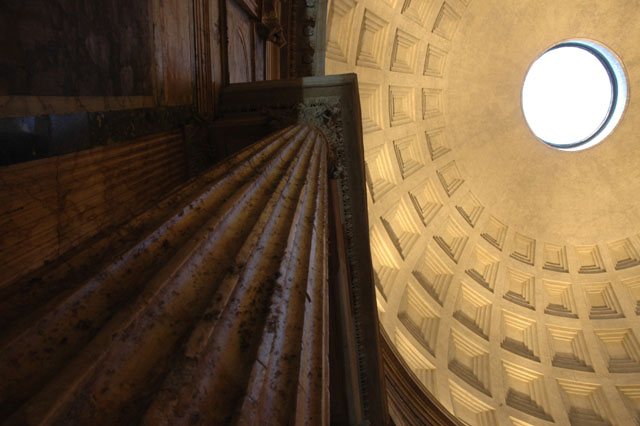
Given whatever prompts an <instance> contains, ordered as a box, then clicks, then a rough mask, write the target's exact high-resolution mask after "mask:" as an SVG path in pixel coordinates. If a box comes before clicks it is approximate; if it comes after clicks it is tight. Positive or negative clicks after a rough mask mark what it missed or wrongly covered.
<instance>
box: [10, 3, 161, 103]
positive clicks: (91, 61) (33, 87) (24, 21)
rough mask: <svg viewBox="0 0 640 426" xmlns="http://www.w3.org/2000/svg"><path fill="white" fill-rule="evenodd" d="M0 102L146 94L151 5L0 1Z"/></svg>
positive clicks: (149, 88) (149, 84)
mask: <svg viewBox="0 0 640 426" xmlns="http://www.w3.org/2000/svg"><path fill="white" fill-rule="evenodd" d="M0 11H2V13H0V97H2V96H9V95H14V96H16V95H17V96H29V95H31V96H36V95H37V96H149V95H151V94H152V91H153V85H152V80H151V60H152V55H153V52H152V49H151V40H152V39H151V34H150V22H149V4H148V0H139V1H134V2H132V1H128V0H100V1H83V0H29V1H12V0H0Z"/></svg>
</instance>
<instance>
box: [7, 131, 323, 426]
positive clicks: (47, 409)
mask: <svg viewBox="0 0 640 426" xmlns="http://www.w3.org/2000/svg"><path fill="white" fill-rule="evenodd" d="M327 149H328V146H327V142H326V140H325V139H324V136H323V135H322V134H321V133H320V132H319V131H317V130H316V129H314V128H312V127H309V126H306V125H297V126H292V127H289V128H287V129H284V130H282V131H280V132H278V133H276V134H274V135H272V136H270V137H268V138H266V139H265V140H263V141H261V142H258V143H257V144H255V145H252V146H251V147H250V148H248V149H246V150H244V151H241V152H240V153H238V154H237V155H235V156H234V157H233V158H231V159H229V160H228V161H227V162H225V163H223V164H220V165H218V166H217V167H214V168H213V169H212V170H210V171H209V172H208V173H206V174H205V175H204V176H202V177H201V178H199V179H198V180H197V181H196V182H192V183H190V184H189V185H187V186H186V187H184V188H183V189H182V190H181V191H179V192H178V193H176V194H174V195H173V196H172V197H170V198H169V199H167V200H166V201H165V202H163V203H160V204H158V205H157V206H156V207H155V208H154V209H151V211H147V212H145V213H144V214H143V215H141V216H140V217H138V218H136V219H135V220H134V221H133V222H132V223H131V224H129V225H127V226H124V227H123V230H122V235H119V236H118V237H119V241H121V242H122V243H123V245H122V246H121V247H120V248H119V250H118V253H119V254H117V256H115V257H114V259H113V261H109V262H107V263H105V264H104V265H103V266H102V267H100V268H97V269H96V270H95V271H93V273H92V274H91V275H90V276H89V277H86V278H83V279H80V280H78V279H77V278H76V279H75V280H74V277H75V275H73V274H71V276H69V275H67V274H66V273H65V271H67V272H68V271H75V270H76V269H78V268H82V267H83V264H82V263H81V262H80V263H79V264H74V260H73V259H70V260H69V261H68V264H67V263H64V264H57V265H52V266H51V267H50V268H48V269H47V270H44V271H42V276H41V279H42V283H41V285H43V286H46V285H51V286H54V287H56V286H57V287H59V288H61V291H60V294H57V295H56V297H54V298H52V299H50V300H48V301H46V302H45V303H43V304H38V305H35V304H34V305H33V306H30V305H29V303H28V301H27V302H25V301H22V305H23V306H29V308H28V310H29V312H26V313H25V315H24V316H22V317H18V318H10V319H9V320H8V321H7V322H8V323H7V324H6V326H5V327H3V328H2V330H1V331H0V333H3V334H2V335H1V336H0V416H2V418H5V419H6V420H5V421H4V423H3V424H7V425H12V424H15V425H17V424H69V425H72V424H78V425H86V424H132V423H142V424H148V425H162V424H166V425H180V424H190V425H193V424H207V425H210V424H255V425H266V424H287V423H294V422H295V423H299V424H327V423H328V395H327V389H328V385H327V383H326V381H327V377H328V376H327V368H328V366H327V364H326V359H327V351H328V347H327V344H326V342H327V340H326V335H327V321H328V318H327V308H326V303H327V300H326V299H327V276H328V271H327V268H328V266H327V259H328V252H327V245H328V237H327V235H328V231H327V211H328V207H327V203H328V201H327V192H328V189H327V181H328V177H327V167H328V166H327ZM147 222H151V223H153V224H154V225H153V226H152V227H149V226H147V227H145V226H143V225H142V224H144V223H147ZM140 229H144V230H146V231H145V232H144V233H143V232H138V233H134V232H131V233H129V234H128V233H127V232H128V231H131V230H137V231H139V230H140ZM105 238H106V239H109V238H113V236H107V237H105ZM97 244H98V245H99V244H100V242H98V243H97ZM88 250H91V249H88ZM91 267H92V265H90V264H87V265H86V268H91ZM61 283H64V284H61ZM20 284H21V283H20V282H18V283H16V284H15V285H16V286H18V285H20ZM12 297H14V298H16V299H18V298H20V294H19V292H17V293H15V294H14V295H13V296H12Z"/></svg>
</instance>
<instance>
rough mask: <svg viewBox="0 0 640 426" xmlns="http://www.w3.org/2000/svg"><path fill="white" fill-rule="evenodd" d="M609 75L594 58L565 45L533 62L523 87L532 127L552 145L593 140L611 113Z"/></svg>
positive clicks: (523, 105) (611, 96) (523, 101)
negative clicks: (592, 137)
mask: <svg viewBox="0 0 640 426" xmlns="http://www.w3.org/2000/svg"><path fill="white" fill-rule="evenodd" d="M612 98H613V90H612V86H611V81H610V79H609V74H608V73H607V70H606V69H605V67H604V66H603V65H602V63H601V62H600V61H599V60H598V58H596V57H595V56H594V55H593V54H591V53H590V52H588V51H587V50H585V49H581V48H579V47H571V46H566V47H559V48H556V49H553V50H550V51H548V52H547V53H545V54H544V55H542V56H541V57H540V58H538V60H537V61H535V62H534V63H533V65H532V66H531V68H530V69H529V72H528V74H527V77H526V78H525V81H524V86H523V89H522V109H523V111H524V115H525V118H526V120H527V123H528V124H529V127H530V128H531V130H532V131H533V133H535V135H536V136H537V137H538V138H540V139H542V140H543V141H545V142H547V143H551V144H554V145H568V144H573V143H576V142H580V141H583V140H585V139H587V138H589V137H591V136H592V135H593V134H594V133H595V132H596V131H597V130H598V129H599V128H600V127H601V125H602V124H603V122H604V120H605V119H606V118H607V116H608V114H609V109H610V108H611V103H612Z"/></svg>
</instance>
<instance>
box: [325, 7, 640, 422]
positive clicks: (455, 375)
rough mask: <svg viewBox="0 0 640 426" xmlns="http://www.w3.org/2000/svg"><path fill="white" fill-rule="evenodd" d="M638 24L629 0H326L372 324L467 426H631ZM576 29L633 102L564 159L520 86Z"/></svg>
mask: <svg viewBox="0 0 640 426" xmlns="http://www.w3.org/2000/svg"><path fill="white" fill-rule="evenodd" d="M638 22H640V2H638V1H627V2H623V1H600V2H594V1H587V0H567V1H562V2H559V1H555V0H536V1H534V0H521V1H498V0H445V1H442V0H359V1H355V0H331V1H330V3H329V12H328V27H327V54H326V72H327V74H338V73H344V72H355V73H357V74H358V81H359V90H360V102H361V109H362V126H363V131H364V135H365V137H364V145H365V162H366V168H367V189H368V202H369V203H368V204H369V223H370V239H371V249H372V256H373V266H374V271H375V275H376V277H377V282H376V292H377V296H378V297H377V298H378V311H379V317H380V322H381V324H382V326H383V328H384V330H385V331H386V333H387V334H388V336H389V337H390V339H391V340H392V341H393V342H394V343H395V346H396V348H397V350H398V352H399V353H400V354H401V355H402V357H403V358H404V360H405V362H406V364H407V365H408V366H409V368H410V369H411V370H412V371H413V373H414V374H415V378H416V380H417V381H418V382H420V383H421V384H422V385H423V386H424V387H425V388H426V389H427V390H428V391H429V392H430V393H431V394H432V395H434V396H435V398H437V399H438V400H439V401H440V402H441V403H442V404H443V405H444V406H445V407H446V408H447V409H449V410H450V411H451V412H452V413H453V414H455V415H456V416H457V417H458V418H459V419H461V420H462V421H465V422H467V423H469V424H471V425H516V426H521V425H551V424H559V425H569V424H571V425H607V424H611V425H631V424H640V340H639V339H640V322H639V320H638V314H639V313H640V254H639V250H640V237H639V233H640V201H638V195H637V194H640V150H639V149H638V148H637V146H636V144H637V142H638V135H639V134H640V118H638V117H639V112H640V111H639V108H640V103H639V102H638V98H637V97H636V96H634V90H635V88H636V87H638V84H639V83H640V47H638V40H640V25H638ZM572 39H579V40H592V41H596V42H598V43H600V44H602V45H603V46H605V47H607V48H608V49H609V50H610V51H611V52H613V53H614V54H615V55H616V56H617V57H618V58H619V60H620V62H621V63H622V64H623V67H624V71H625V74H626V78H627V83H628V94H629V96H628V101H627V105H626V108H625V112H624V114H623V116H622V118H621V120H620V122H619V123H618V125H617V126H616V128H615V129H614V130H613V132H612V133H611V134H610V135H609V136H608V137H607V138H606V139H605V140H603V141H602V142H601V143H600V144H598V145H596V146H594V147H592V148H589V149H586V150H584V151H579V152H563V151H559V150H557V149H554V148H551V147H549V146H547V145H545V144H544V143H542V142H541V141H540V140H538V139H537V138H536V136H535V135H534V134H533V133H532V132H531V130H530V129H529V127H528V126H527V123H526V121H525V118H524V114H523V112H522V103H521V93H522V85H523V82H524V79H525V76H526V74H527V71H528V69H529V67H530V66H531V64H532V63H533V61H534V60H536V59H537V58H538V57H539V56H540V55H541V54H542V53H544V52H545V51H546V50H548V49H549V48H550V47H552V46H554V45H556V44H558V43H560V42H563V41H566V40H572ZM391 414H392V415H393V412H392V413H391Z"/></svg>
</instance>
